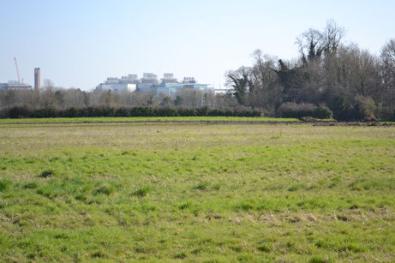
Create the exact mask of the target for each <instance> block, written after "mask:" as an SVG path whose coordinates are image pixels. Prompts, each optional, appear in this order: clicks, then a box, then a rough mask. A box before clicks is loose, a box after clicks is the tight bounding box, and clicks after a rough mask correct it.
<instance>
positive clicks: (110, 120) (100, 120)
mask: <svg viewBox="0 0 395 263" xmlns="http://www.w3.org/2000/svg"><path fill="white" fill-rule="evenodd" d="M298 121H299V120H298V119H293V118H272V117H207V116H203V117H85V118H23V119H0V124H13V123H29V124H30V123H32V124H33V123H117V122H118V123H119V122H131V123H135V122H298Z"/></svg>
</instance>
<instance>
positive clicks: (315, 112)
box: [277, 102, 332, 119]
mask: <svg viewBox="0 0 395 263" xmlns="http://www.w3.org/2000/svg"><path fill="white" fill-rule="evenodd" d="M277 113H278V115H279V116H280V117H283V118H298V119H301V118H304V117H312V118H317V119H330V118H332V111H331V110H330V109H329V108H328V107H326V106H315V105H313V104H309V103H302V104H297V103H294V102H286V103H283V104H282V105H281V106H280V107H279V108H278V110H277Z"/></svg>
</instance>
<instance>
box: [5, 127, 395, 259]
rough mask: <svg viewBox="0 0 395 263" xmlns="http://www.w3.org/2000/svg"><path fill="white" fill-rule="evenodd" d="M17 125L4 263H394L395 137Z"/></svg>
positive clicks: (10, 131) (367, 132)
mask: <svg viewBox="0 0 395 263" xmlns="http://www.w3.org/2000/svg"><path fill="white" fill-rule="evenodd" d="M173 121H174V120H173ZM203 121H204V120H203ZM15 122H16V123H10V122H9V120H2V121H1V122H0V262H91V261H95V262H135V261H140V262H174V261H176V262H177V261H185V262H394V261H395V213H394V212H395V127H394V126H389V127H364V126H362V127H345V126H330V127H323V126H322V127H321V126H312V125H310V124H298V125H296V124H290V123H288V124H276V125H270V124H256V125H249V124H242V123H229V124H223V123H218V124H202V123H194V122H190V123H176V122H164V123H161V122H158V123H138V122H130V123H129V122H128V121H127V120H126V121H125V122H123V123H120V122H119V123H117V122H116V121H111V122H110V121H102V123H95V122H94V121H92V122H86V121H78V120H76V121H75V123H69V122H68V121H63V122H62V121H61V120H56V119H53V120H45V119H44V121H43V120H41V121H35V120H31V121H30V122H31V123H26V122H24V121H23V120H19V123H17V122H18V120H16V121H15Z"/></svg>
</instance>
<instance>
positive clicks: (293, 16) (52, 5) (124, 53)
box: [0, 0, 395, 90]
mask: <svg viewBox="0 0 395 263" xmlns="http://www.w3.org/2000/svg"><path fill="white" fill-rule="evenodd" d="M0 11H1V12H0V13H1V16H0V35H1V38H0V82H7V81H8V80H15V79H16V70H15V66H14V61H13V58H14V57H16V58H17V60H18V64H19V68H20V73H21V76H22V77H23V78H24V80H25V82H26V83H30V84H32V83H33V69H34V67H40V68H41V72H42V78H43V79H50V80H52V81H53V82H54V83H55V85H57V86H62V87H65V88H69V87H76V88H81V89H84V90H90V89H93V88H95V87H96V86H97V85H98V84H99V83H100V82H103V81H104V80H105V79H106V78H107V77H121V76H123V75H126V74H131V73H137V74H138V75H139V76H142V74H143V72H153V73H156V74H157V75H159V76H161V75H162V74H163V73H166V72H170V73H174V74H175V76H176V77H177V78H178V79H182V78H183V77H184V76H194V77H195V78H196V79H197V80H198V81H199V82H202V83H209V84H212V85H214V86H215V87H221V86H222V85H223V83H224V76H225V72H226V71H228V70H232V69H236V68H238V67H240V66H242V65H245V66H248V65H251V63H252V56H251V54H252V53H253V52H254V50H256V49H261V50H262V52H263V53H264V54H268V55H272V56H277V57H278V58H283V59H291V58H293V57H296V56H297V55H298V54H297V47H296V45H295V39H296V38H297V36H298V35H300V34H301V33H302V32H304V31H306V30H307V29H309V28H317V29H322V28H324V26H325V24H326V22H327V21H328V20H330V19H333V20H335V21H336V23H337V24H339V25H340V26H342V27H343V28H344V29H345V32H346V38H345V41H346V43H351V42H355V43H357V44H358V45H359V47H360V48H362V49H367V50H369V51H371V52H372V53H374V54H378V53H379V51H380V49H381V47H382V46H383V45H384V44H385V42H386V41H388V40H389V39H391V38H395V27H394V26H395V15H394V13H395V1H393V0H375V1H374V0H358V1H357V0H330V1H329V0H325V1H324V0H316V1H309V0H298V1H296V0H283V1H281V0H277V1H276V0H83V1H82V0H36V1H32V0H0Z"/></svg>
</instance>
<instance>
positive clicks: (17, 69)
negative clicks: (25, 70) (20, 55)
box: [14, 57, 21, 83]
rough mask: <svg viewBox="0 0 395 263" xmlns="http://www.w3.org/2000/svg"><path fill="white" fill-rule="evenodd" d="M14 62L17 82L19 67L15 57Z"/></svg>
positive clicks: (19, 78)
mask: <svg viewBox="0 0 395 263" xmlns="http://www.w3.org/2000/svg"><path fill="white" fill-rule="evenodd" d="M14 62H15V69H16V76H17V78H18V83H21V77H20V75H19V68H18V61H17V60H16V57H14Z"/></svg>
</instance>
